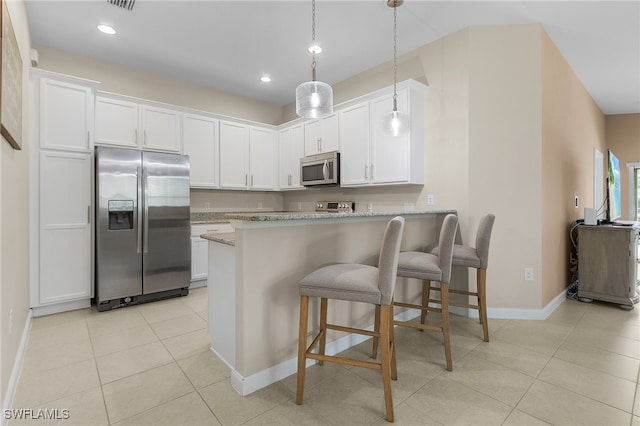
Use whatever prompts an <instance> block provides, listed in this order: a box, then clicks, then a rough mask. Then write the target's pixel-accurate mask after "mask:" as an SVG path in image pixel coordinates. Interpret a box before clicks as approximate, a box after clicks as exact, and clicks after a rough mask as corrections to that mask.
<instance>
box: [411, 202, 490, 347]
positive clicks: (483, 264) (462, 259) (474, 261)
mask: <svg viewBox="0 0 640 426" xmlns="http://www.w3.org/2000/svg"><path fill="white" fill-rule="evenodd" d="M495 220H496V217H495V215H493V214H486V215H484V216H483V217H482V218H481V219H480V224H479V225H478V230H477V232H476V246H475V247H470V246H465V245H460V244H455V245H454V246H453V260H452V265H453V266H463V267H465V268H475V269H476V286H477V287H476V291H468V290H453V289H449V293H455V294H464V295H467V296H473V297H475V298H476V300H477V303H476V304H473V303H461V302H451V301H449V305H450V306H458V307H461V308H470V309H477V310H478V317H479V318H480V324H482V334H483V337H484V341H485V342H488V341H489V324H488V321H487V265H488V263H489V243H490V242H491V231H492V229H493V223H494V222H495ZM427 251H428V252H430V253H431V254H435V255H438V251H439V248H438V246H437V245H435V244H433V245H431V246H429V247H427ZM433 289H435V288H429V289H426V292H427V295H426V298H427V299H428V298H429V290H433ZM423 323H424V320H423Z"/></svg>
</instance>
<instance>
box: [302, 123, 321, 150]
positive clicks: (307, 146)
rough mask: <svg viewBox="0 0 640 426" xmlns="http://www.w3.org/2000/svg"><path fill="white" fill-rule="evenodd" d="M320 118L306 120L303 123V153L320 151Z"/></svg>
mask: <svg viewBox="0 0 640 426" xmlns="http://www.w3.org/2000/svg"><path fill="white" fill-rule="evenodd" d="M321 129H322V127H321V125H320V119H316V120H312V121H307V122H306V123H304V155H305V156H308V155H315V154H318V153H320V135H321Z"/></svg>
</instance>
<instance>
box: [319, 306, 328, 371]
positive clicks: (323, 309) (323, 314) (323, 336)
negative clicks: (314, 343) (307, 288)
mask: <svg viewBox="0 0 640 426" xmlns="http://www.w3.org/2000/svg"><path fill="white" fill-rule="evenodd" d="M328 303H329V301H328V299H326V298H324V297H321V298H320V342H319V346H318V353H319V354H320V355H324V349H325V347H326V346H327V306H328ZM318 365H324V361H318Z"/></svg>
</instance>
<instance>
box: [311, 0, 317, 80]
mask: <svg viewBox="0 0 640 426" xmlns="http://www.w3.org/2000/svg"><path fill="white" fill-rule="evenodd" d="M315 44H316V0H311V46H315ZM311 80H312V81H316V54H315V49H314V50H313V51H312V52H311Z"/></svg>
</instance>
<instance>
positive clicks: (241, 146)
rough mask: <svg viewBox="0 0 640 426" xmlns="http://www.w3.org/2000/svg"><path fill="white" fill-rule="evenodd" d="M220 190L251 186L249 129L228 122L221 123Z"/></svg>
mask: <svg viewBox="0 0 640 426" xmlns="http://www.w3.org/2000/svg"><path fill="white" fill-rule="evenodd" d="M219 144H220V188H228V189H246V188H247V187H248V186H249V167H248V166H249V129H248V127H247V126H245V125H243V124H238V123H232V122H228V121H221V122H220V141H219Z"/></svg>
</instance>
